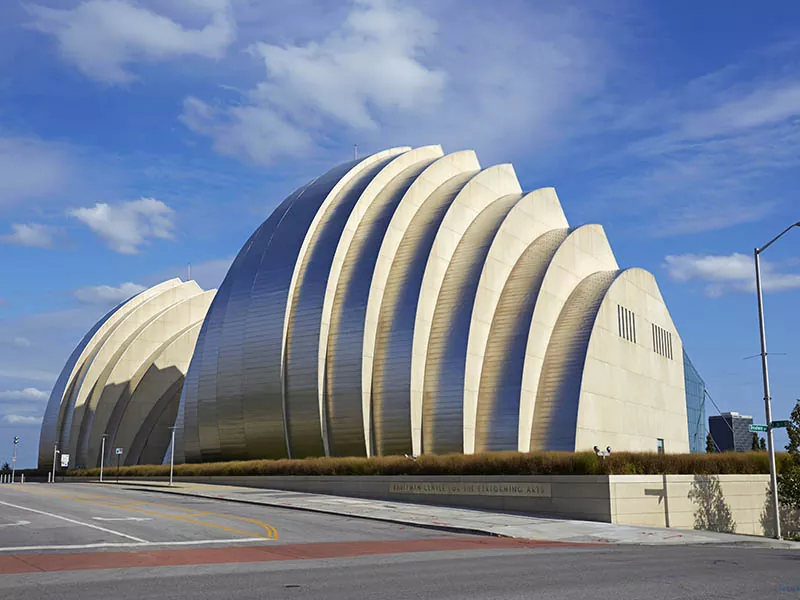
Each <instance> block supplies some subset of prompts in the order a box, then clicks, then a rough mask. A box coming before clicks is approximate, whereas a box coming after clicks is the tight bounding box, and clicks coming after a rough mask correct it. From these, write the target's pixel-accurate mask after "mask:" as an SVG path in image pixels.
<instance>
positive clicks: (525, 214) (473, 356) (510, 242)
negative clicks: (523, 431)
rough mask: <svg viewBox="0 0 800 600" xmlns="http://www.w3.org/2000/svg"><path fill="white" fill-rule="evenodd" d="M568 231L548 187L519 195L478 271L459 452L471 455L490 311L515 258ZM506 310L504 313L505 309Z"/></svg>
mask: <svg viewBox="0 0 800 600" xmlns="http://www.w3.org/2000/svg"><path fill="white" fill-rule="evenodd" d="M566 227H569V224H568V223H567V219H566V217H565V216H564V211H563V210H562V208H561V203H560V202H559V200H558V196H557V195H556V191H555V190H554V189H553V188H541V189H538V190H534V191H532V192H529V193H527V194H525V195H524V196H523V197H522V199H521V200H520V201H519V202H517V203H516V204H515V205H514V207H513V208H512V209H511V211H510V212H509V213H508V216H507V217H506V219H505V220H504V221H503V224H502V225H501V226H500V229H499V230H498V232H497V235H496V236H495V238H494V240H493V241H492V246H491V248H490V249H489V253H488V255H487V256H486V260H485V262H484V265H483V270H482V272H481V278H480V282H479V283H478V291H477V293H476V294H475V303H474V308H473V311H472V320H471V322H470V326H469V341H468V342H467V362H466V366H465V369H464V371H465V373H464V452H465V453H467V454H472V453H473V452H475V435H476V433H475V432H476V429H475V426H476V419H477V409H478V395H479V391H478V390H479V389H480V387H481V379H482V371H483V368H484V364H485V354H486V352H487V345H488V343H489V335H490V330H491V325H492V322H493V320H494V318H495V311H496V310H497V308H498V304H499V302H500V297H501V295H502V294H503V291H504V289H505V287H506V282H507V281H508V278H509V276H510V275H511V272H512V270H513V269H514V267H515V265H516V264H517V262H518V261H519V259H520V257H521V256H522V255H523V253H524V252H526V250H527V249H528V247H529V246H530V245H531V244H532V243H533V242H534V241H535V240H536V239H537V238H539V237H540V236H541V235H543V234H544V233H546V232H547V231H550V230H554V229H555V230H559V229H564V228H566ZM509 310H510V308H509Z"/></svg>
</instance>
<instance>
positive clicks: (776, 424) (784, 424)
mask: <svg viewBox="0 0 800 600" xmlns="http://www.w3.org/2000/svg"><path fill="white" fill-rule="evenodd" d="M791 424H792V422H791V421H773V422H772V427H778V428H781V427H788V426H789V425H791Z"/></svg>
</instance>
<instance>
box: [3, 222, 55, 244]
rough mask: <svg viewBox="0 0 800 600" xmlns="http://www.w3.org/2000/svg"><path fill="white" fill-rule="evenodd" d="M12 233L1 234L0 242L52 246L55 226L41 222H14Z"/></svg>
mask: <svg viewBox="0 0 800 600" xmlns="http://www.w3.org/2000/svg"><path fill="white" fill-rule="evenodd" d="M11 230H12V233H8V234H5V235H0V242H4V243H6V244H16V245H18V246H28V247H29V248H52V247H53V242H54V240H53V235H54V234H55V228H53V227H50V226H48V225H42V224H40V223H14V224H13V225H11Z"/></svg>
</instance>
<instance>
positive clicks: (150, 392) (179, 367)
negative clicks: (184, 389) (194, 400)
mask: <svg viewBox="0 0 800 600" xmlns="http://www.w3.org/2000/svg"><path fill="white" fill-rule="evenodd" d="M201 324H202V321H198V322H196V323H194V324H193V325H190V326H188V327H186V328H184V329H182V330H181V331H180V333H178V334H176V335H174V336H173V337H172V338H171V339H170V340H169V341H168V342H166V343H164V344H162V345H161V346H160V347H159V348H158V349H157V350H156V351H155V352H154V353H153V354H152V355H151V356H150V357H149V358H148V360H147V361H145V362H144V363H143V364H142V366H141V367H140V368H139V370H138V371H137V373H136V375H135V376H134V377H133V378H132V379H131V382H130V385H129V389H130V390H131V391H130V392H129V393H128V394H127V396H128V398H127V401H126V402H124V406H121V404H122V403H118V404H117V408H121V412H122V415H121V416H120V417H119V418H117V419H113V418H112V421H111V422H109V426H108V433H109V434H110V435H109V440H113V441H112V443H111V444H109V443H108V442H107V443H106V453H107V456H106V461H108V459H109V458H110V457H111V446H113V447H121V448H123V455H122V461H123V463H124V464H137V458H138V457H137V456H136V452H137V451H136V449H135V448H134V446H133V442H134V440H135V439H136V438H138V437H141V436H140V431H141V429H142V428H143V427H146V426H147V425H148V423H147V419H148V416H149V415H150V413H151V412H152V411H153V409H154V408H155V407H156V406H157V404H158V403H159V402H161V400H162V397H163V396H164V395H165V394H168V393H174V390H173V388H174V386H175V385H176V383H177V384H178V385H183V380H184V377H185V375H186V371H187V370H188V368H189V361H190V359H191V356H192V351H193V350H194V347H195V344H196V342H197V336H198V334H199V333H200V326H201ZM115 412H116V410H115ZM115 420H116V423H114V421H115ZM176 437H177V436H176ZM176 446H177V444H176Z"/></svg>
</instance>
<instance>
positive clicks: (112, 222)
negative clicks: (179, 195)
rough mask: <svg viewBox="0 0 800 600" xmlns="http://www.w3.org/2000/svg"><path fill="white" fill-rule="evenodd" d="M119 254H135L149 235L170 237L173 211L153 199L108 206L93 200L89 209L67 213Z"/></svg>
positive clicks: (79, 209)
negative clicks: (92, 204) (94, 202)
mask: <svg viewBox="0 0 800 600" xmlns="http://www.w3.org/2000/svg"><path fill="white" fill-rule="evenodd" d="M68 214H69V215H70V216H73V217H75V218H76V219H78V220H79V221H81V222H82V223H84V224H85V225H86V226H88V227H89V229H91V230H92V231H93V232H95V233H96V234H97V235H98V236H100V237H101V238H102V239H103V240H104V241H105V242H106V244H108V246H109V247H110V248H111V249H112V250H114V251H116V252H119V253H120V254H137V253H138V252H139V250H140V247H141V246H143V245H146V244H149V243H150V239H152V238H160V239H171V238H172V232H173V230H174V228H175V226H174V223H173V219H174V216H175V211H173V210H172V209H171V208H170V207H169V206H167V205H166V204H164V203H163V202H161V201H159V200H156V199H155V198H141V199H139V200H134V201H133V202H123V203H121V204H117V205H113V206H112V205H110V204H106V203H104V202H102V203H97V204H95V205H94V206H93V207H90V208H77V209H73V210H70V211H69V212H68Z"/></svg>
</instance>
